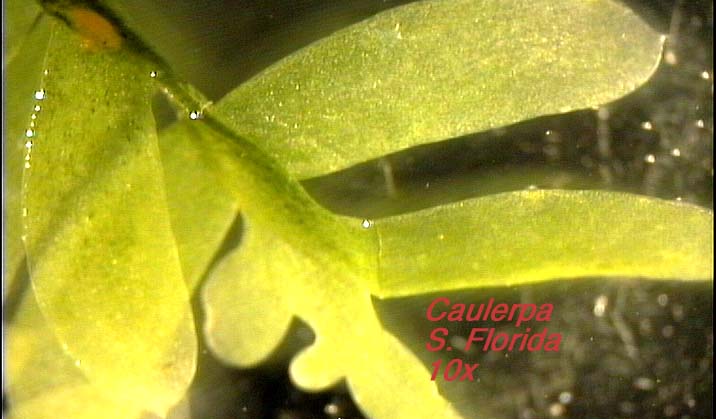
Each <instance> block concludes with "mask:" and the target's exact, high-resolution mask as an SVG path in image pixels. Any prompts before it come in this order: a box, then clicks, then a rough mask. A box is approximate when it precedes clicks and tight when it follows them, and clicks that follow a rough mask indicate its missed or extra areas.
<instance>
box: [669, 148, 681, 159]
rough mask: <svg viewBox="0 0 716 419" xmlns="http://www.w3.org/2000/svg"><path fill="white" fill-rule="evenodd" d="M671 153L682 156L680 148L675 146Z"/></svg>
mask: <svg viewBox="0 0 716 419" xmlns="http://www.w3.org/2000/svg"><path fill="white" fill-rule="evenodd" d="M671 155H672V156H674V157H681V150H679V149H678V148H675V149H673V150H671Z"/></svg>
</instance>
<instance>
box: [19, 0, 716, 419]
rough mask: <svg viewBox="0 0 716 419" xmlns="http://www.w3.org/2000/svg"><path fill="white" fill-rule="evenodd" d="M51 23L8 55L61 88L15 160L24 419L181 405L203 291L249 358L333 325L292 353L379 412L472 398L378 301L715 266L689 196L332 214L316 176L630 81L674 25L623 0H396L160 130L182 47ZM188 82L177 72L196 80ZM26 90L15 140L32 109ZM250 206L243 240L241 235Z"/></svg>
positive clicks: (546, 198)
mask: <svg viewBox="0 0 716 419" xmlns="http://www.w3.org/2000/svg"><path fill="white" fill-rule="evenodd" d="M43 31H45V32H43ZM30 33H31V35H30V36H38V37H39V38H40V40H39V41H37V42H38V43H35V41H33V43H32V44H31V45H26V44H27V42H28V41H26V43H25V44H23V45H22V46H21V48H25V47H28V48H29V47H31V48H32V51H34V52H35V53H36V52H37V51H44V52H42V54H41V56H42V59H41V60H40V59H39V58H37V59H35V60H34V61H31V64H33V63H34V66H31V67H32V70H31V71H29V70H26V68H27V67H23V66H22V65H19V64H18V65H16V67H12V66H13V63H15V62H18V59H19V58H20V57H24V56H25V55H24V54H16V55H15V56H13V57H11V58H10V59H11V61H10V67H9V70H12V71H14V73H13V72H11V74H10V75H9V78H11V77H17V78H18V80H19V81H18V83H20V82H23V83H25V84H26V85H33V84H35V85H37V89H43V92H44V96H45V97H44V98H43V99H42V100H41V101H39V102H38V103H39V105H41V110H40V111H38V112H36V113H35V114H36V119H34V120H33V121H36V122H34V124H35V125H33V126H32V132H31V134H30V136H29V137H28V138H29V139H30V140H31V143H30V145H29V146H26V147H25V148H26V156H27V159H28V160H27V165H26V169H25V173H24V179H23V181H22V182H20V181H19V179H18V178H17V177H18V176H19V175H18V174H17V173H18V170H15V171H13V172H11V173H14V175H13V176H14V179H11V181H10V185H22V195H23V203H22V205H21V206H20V205H16V206H15V207H8V208H9V209H10V210H12V211H13V214H11V217H15V218H10V220H13V219H14V220H15V221H12V222H13V223H22V225H23V226H24V229H25V231H24V235H25V237H24V238H25V240H24V243H25V252H26V254H27V264H28V265H27V266H28V271H29V276H30V281H31V283H32V289H31V290H28V291H27V292H25V293H24V295H23V296H22V300H21V303H20V305H19V307H18V310H17V314H16V316H15V320H14V321H13V323H12V324H11V326H10V329H9V332H10V340H11V346H10V348H9V351H10V357H9V372H10V381H9V387H8V389H9V392H10V397H11V402H12V403H13V408H12V411H11V414H12V417H16V418H25V417H27V418H38V417H45V416H47V415H49V414H50V413H52V414H53V417H56V415H57V414H58V412H59V413H62V415H63V416H72V417H77V418H94V417H134V418H139V417H144V416H143V415H147V414H151V415H155V416H160V417H166V416H167V412H168V410H169V409H170V408H171V407H172V406H174V405H175V404H176V403H178V402H179V401H180V399H182V398H183V397H184V396H185V395H186V392H187V389H188V387H189V385H190V381H191V380H192V377H193V375H194V368H195V363H196V357H197V354H196V344H197V342H196V339H195V336H194V322H195V319H193V316H192V312H191V308H190V304H189V296H190V295H192V294H195V293H199V295H200V296H201V304H202V307H203V309H204V310H205V314H206V318H205V320H204V323H203V325H201V328H203V334H202V335H203V338H204V339H205V340H206V342H207V344H208V346H209V347H210V348H211V349H212V351H213V352H214V353H215V354H216V355H217V356H219V357H220V358H221V359H222V360H224V361H226V362H228V363H231V364H234V365H239V366H253V365H256V364H258V363H261V362H263V361H265V360H266V359H267V358H268V357H269V356H270V355H271V354H272V353H273V351H274V350H275V349H276V348H277V346H278V345H279V344H280V342H281V341H282V339H283V338H284V335H285V333H286V331H287V330H288V327H289V324H290V322H291V320H292V319H293V318H294V317H297V318H300V319H301V320H303V321H304V322H305V323H306V324H308V325H309V326H310V327H311V328H312V329H313V331H314V333H315V336H316V339H315V342H313V344H312V345H310V346H309V347H307V348H305V349H303V350H302V351H301V352H299V353H298V354H297V355H296V356H295V357H294V358H293V360H292V362H291V365H290V374H291V377H292V379H293V380H294V381H295V382H296V384H298V385H299V386H301V387H303V388H305V389H309V390H320V389H324V388H326V387H329V386H332V385H334V384H335V383H337V382H339V381H341V380H345V381H346V383H347V385H348V387H349V389H350V390H351V394H352V396H353V397H354V399H355V401H356V402H357V404H358V405H359V406H360V407H361V409H362V410H363V411H364V412H365V413H366V414H367V415H368V416H369V417H372V418H375V419H383V418H384V419H388V418H390V419H395V418H398V419H400V418H409V417H431V418H432V417H443V418H463V417H465V416H463V413H460V412H457V411H456V410H455V408H454V407H453V406H452V404H451V402H450V400H448V399H446V398H444V397H443V396H442V395H441V394H440V393H439V391H438V388H437V387H436V386H435V384H434V383H433V382H432V381H430V380H429V377H430V373H429V372H428V370H427V368H426V367H425V365H424V364H423V363H421V362H420V361H419V359H418V357H417V356H416V355H415V354H414V353H412V352H411V351H410V350H409V349H408V348H407V346H406V345H405V344H404V343H402V342H401V341H400V340H399V339H398V338H397V337H396V336H393V335H392V334H391V333H389V332H388V331H387V330H386V329H385V328H384V327H383V325H382V324H381V321H380V319H379V317H378V315H377V313H376V311H375V309H374V306H373V299H374V298H390V297H396V296H410V295H417V294H425V293H432V292H439V291H447V290H454V289H465V288H482V287H488V286H489V287H494V286H514V285H520V284H526V283H534V282H542V281H548V280H553V279H562V280H566V279H577V278H582V277H587V276H614V277H648V278H653V279H696V280H707V279H712V278H713V233H712V231H713V214H712V212H710V211H708V210H705V209H703V208H699V207H696V206H692V205H688V204H684V203H678V202H669V201H663V200H659V199H654V198H647V197H643V196H637V195H631V194H624V193H616V192H607V191H559V190H557V191H522V192H512V193H503V194H497V195H491V196H486V197H482V198H477V199H471V200H466V201H462V202H458V203H453V204H447V205H440V206H437V207H434V208H430V209H426V210H422V211H417V212H412V213H408V214H400V215H396V216H392V217H387V218H382V219H376V220H363V219H356V218H352V217H345V216H339V215H336V214H334V213H332V212H330V211H328V210H327V209H325V208H323V207H322V206H320V205H319V204H318V203H316V202H315V201H314V200H313V198H311V197H310V196H309V195H308V194H307V193H306V192H305V190H304V188H303V187H302V185H301V184H300V183H299V182H298V179H301V178H304V177H307V176H312V175H318V174H324V173H327V172H330V171H333V170H336V169H339V168H343V167H346V166H348V165H351V164H355V163H359V162H361V161H365V160H368V159H371V158H374V157H378V156H382V155H384V154H386V153H390V152H393V151H397V150H400V149H403V148H406V147H411V146H415V145H420V144H424V143H428V142H434V141H440V140H444V139H447V138H450V137H454V136H459V135H463V134H467V133H471V132H475V131H481V130H485V129H489V128H493V127H497V126H501V125H505V124H509V123H512V122H517V121H520V120H525V119H529V118H533V117H535V116H539V115H543V114H551V113H558V112H565V111H568V110H572V109H578V108H585V107H592V106H596V105H599V104H602V103H604V102H606V101H609V100H612V99H616V98H618V97H620V96H622V95H624V94H626V93H628V92H629V91H631V90H633V89H635V88H636V87H637V86H639V85H640V84H641V83H643V82H645V81H646V79H647V78H648V77H649V75H650V74H651V73H652V72H653V70H654V68H655V66H656V64H657V63H658V59H659V55H660V51H661V45H662V42H663V37H661V36H660V35H659V34H657V33H655V32H653V31H652V30H651V29H649V28H648V26H646V25H645V24H644V23H643V22H641V20H639V18H638V17H636V16H635V15H634V14H633V13H632V12H630V11H629V10H628V9H626V8H625V7H623V6H620V5H617V4H615V3H612V2H609V1H564V2H557V3H555V2H537V3H535V2H523V1H518V0H512V1H506V2H499V3H494V4H492V5H491V6H490V7H486V6H485V5H484V4H483V2H480V1H474V0H456V1H445V2H437V1H422V2H417V3H413V4H410V5H407V6H403V7H399V8H395V9H392V10H390V11H388V12H385V13H382V14H379V15H377V16H375V17H374V18H371V19H368V20H366V21H364V22H361V23H358V24H356V25H353V26H351V27H349V28H346V29H345V30H342V31H339V32H338V33H336V34H334V35H332V36H330V37H328V38H326V39H325V40H323V41H320V42H318V43H316V44H314V45H312V46H309V47H307V48H306V49H304V50H302V51H299V52H297V53H295V54H294V55H292V56H290V57H288V58H286V59H285V60H283V61H281V62H279V63H277V64H275V65H274V66H273V67H271V68H269V69H268V70H266V71H265V72H264V73H262V74H260V75H258V76H257V77H256V78H254V79H253V80H251V81H249V82H247V83H246V84H244V85H242V86H239V87H238V88H237V89H236V90H235V91H234V92H232V93H230V94H229V95H228V96H227V97H226V98H225V99H223V100H222V101H221V102H219V103H217V104H216V105H215V106H211V107H207V108H206V109H203V113H202V114H197V113H194V114H193V115H192V118H191V119H188V118H187V117H188V115H187V114H186V112H185V111H186V109H191V106H193V105H194V104H187V103H184V104H183V105H184V107H183V108H182V112H183V116H184V117H183V118H181V120H180V121H178V122H177V123H175V124H173V125H172V126H171V127H169V128H168V129H167V130H165V131H164V132H162V133H161V134H160V135H157V133H156V129H155V127H154V122H153V119H152V113H151V105H150V100H151V97H152V95H153V94H154V92H155V91H157V90H158V89H159V88H160V86H158V85H157V80H155V79H154V78H153V77H150V73H151V74H156V73H154V72H155V71H157V70H159V72H160V73H162V72H163V71H164V70H165V69H164V67H163V64H162V63H159V62H156V61H153V60H154V58H153V57H154V55H152V54H145V53H137V52H136V51H134V50H133V49H132V48H129V47H126V48H122V49H120V50H118V51H101V52H94V53H92V52H88V51H84V50H82V49H81V48H79V45H80V42H81V40H80V39H79V37H77V36H76V35H75V34H73V33H72V32H71V31H69V30H68V29H67V28H66V27H65V26H64V25H62V24H60V23H59V22H56V21H54V20H50V18H46V19H43V20H42V21H40V22H39V24H38V25H37V27H36V28H35V29H34V30H33V31H31V32H30ZM42 33H49V36H44V37H42V36H40V35H36V34H42ZM518 34H519V35H518ZM447 41H449V42H447ZM596 46H599V48H596ZM33 56H34V55H33ZM40 62H41V63H42V65H37V64H38V63H40ZM13 68H20V69H22V70H13ZM44 70H47V72H46V73H45V72H44ZM33 77H35V78H34V79H33ZM38 78H39V81H38ZM160 78H161V77H160ZM165 80H169V78H166V79H165ZM178 86H179V84H176V83H170V84H168V85H167V86H164V87H163V89H165V90H168V91H170V92H172V91H174V92H175V96H176V97H178V98H179V100H180V101H181V98H182V97H183V94H182V93H183V92H178V91H176V90H172V89H177V88H178ZM24 89H25V90H27V89H26V88H24ZM18 94H19V96H18V98H24V97H25V96H23V95H25V94H26V93H24V90H23V91H18ZM25 102H27V101H25ZM17 103H18V104H17V106H18V107H23V108H24V107H27V108H28V109H27V115H29V114H30V113H31V103H30V104H29V105H28V104H24V105H23V104H22V103H21V102H17ZM14 112H15V114H12V115H11V120H12V121H11V122H12V123H13V124H14V125H11V127H14V128H12V130H13V132H12V133H11V135H9V136H8V138H9V139H10V140H9V141H15V142H16V141H17V140H18V139H21V138H22V136H23V135H25V129H24V127H25V125H24V124H26V122H23V121H22V119H23V112H24V110H23V109H16V110H15V111H14ZM193 119H197V120H193ZM19 127H23V128H22V129H21V128H19ZM25 136H26V137H27V135H25ZM28 138H24V141H27V139H28ZM23 144H24V142H23ZM12 145H17V144H16V143H12ZM23 146H24V145H23ZM16 148H17V150H20V151H21V150H22V149H21V148H20V147H16ZM17 150H16V151H17ZM20 151H19V152H17V153H15V155H16V157H14V158H13V159H14V161H13V162H14V163H19V161H20V157H21V156H19V155H20V154H21V153H20ZM11 158H12V157H11ZM22 161H23V162H24V161H25V160H22ZM15 193H16V194H19V193H20V192H15ZM237 218H238V221H237ZM18 220H19V221H18ZM237 223H238V224H239V225H240V227H241V229H240V233H241V236H240V239H239V242H238V243H237V244H235V246H232V247H230V248H228V249H223V250H222V247H224V244H225V239H226V237H227V234H228V232H229V231H230V230H231V229H232V226H233V225H235V224H237ZM13 252H14V253H17V256H14V257H13V258H12V260H14V261H16V262H14V263H17V264H19V263H20V262H17V261H19V260H21V259H22V257H23V256H22V252H21V250H13ZM205 277H206V281H205V282H204V283H202V279H203V278H205ZM197 328H198V327H197ZM87 400H91V403H87V402H86V401H87ZM478 414H479V412H478ZM43 415H44V416H43ZM48 417H49V416H48Z"/></svg>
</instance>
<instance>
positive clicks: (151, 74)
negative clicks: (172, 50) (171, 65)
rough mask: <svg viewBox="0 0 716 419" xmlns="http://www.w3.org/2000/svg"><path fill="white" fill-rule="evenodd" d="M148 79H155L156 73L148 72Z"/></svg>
mask: <svg viewBox="0 0 716 419" xmlns="http://www.w3.org/2000/svg"><path fill="white" fill-rule="evenodd" d="M149 77H151V78H155V77H157V72H156V71H150V72H149Z"/></svg>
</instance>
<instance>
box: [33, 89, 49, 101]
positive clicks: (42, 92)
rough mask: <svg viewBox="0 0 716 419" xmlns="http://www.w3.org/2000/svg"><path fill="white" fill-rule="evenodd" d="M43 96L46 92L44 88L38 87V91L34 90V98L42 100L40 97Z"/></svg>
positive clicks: (42, 97) (45, 95)
mask: <svg viewBox="0 0 716 419" xmlns="http://www.w3.org/2000/svg"><path fill="white" fill-rule="evenodd" d="M45 97H47V94H46V93H45V90H44V89H40V90H38V91H36V92H35V99H37V100H42V99H44V98H45Z"/></svg>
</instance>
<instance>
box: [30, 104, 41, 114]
mask: <svg viewBox="0 0 716 419" xmlns="http://www.w3.org/2000/svg"><path fill="white" fill-rule="evenodd" d="M32 109H34V110H35V112H40V109H42V108H41V107H40V105H35V107H34V108H32Z"/></svg>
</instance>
